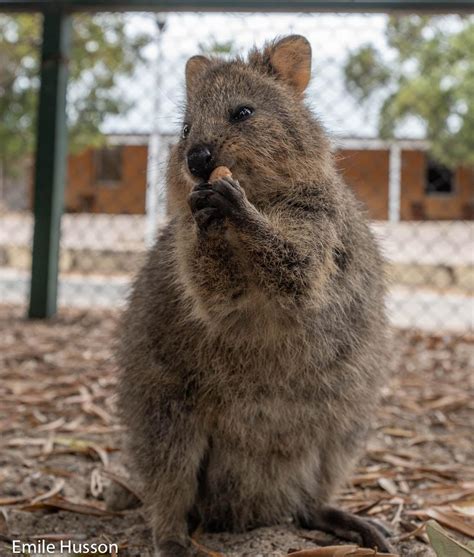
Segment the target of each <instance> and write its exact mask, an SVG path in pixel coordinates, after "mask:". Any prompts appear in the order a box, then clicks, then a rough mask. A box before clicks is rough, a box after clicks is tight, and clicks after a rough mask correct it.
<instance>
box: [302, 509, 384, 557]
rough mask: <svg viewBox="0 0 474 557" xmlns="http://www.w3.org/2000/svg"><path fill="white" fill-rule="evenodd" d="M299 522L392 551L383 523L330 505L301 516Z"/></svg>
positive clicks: (378, 548)
mask: <svg viewBox="0 0 474 557" xmlns="http://www.w3.org/2000/svg"><path fill="white" fill-rule="evenodd" d="M299 523H300V525H301V526H302V527H303V528H307V529H308V530H322V531H323V532H328V533H330V534H334V535H335V536H337V537H338V538H342V539H346V540H350V541H352V542H355V543H357V544H359V545H361V546H363V547H369V548H373V549H375V548H376V549H377V550H378V551H382V552H386V553H390V552H391V551H392V548H391V546H390V544H389V543H388V541H387V539H386V538H387V536H388V535H390V533H389V532H388V530H387V529H386V528H385V527H383V526H382V525H381V524H377V523H376V522H372V521H369V520H364V519H363V518H360V517H358V516H355V515H353V514H351V513H348V512H345V511H342V510H340V509H336V508H334V507H331V506H329V505H323V506H321V507H319V508H316V509H314V510H313V511H312V512H311V513H308V514H306V515H305V516H300V517H299Z"/></svg>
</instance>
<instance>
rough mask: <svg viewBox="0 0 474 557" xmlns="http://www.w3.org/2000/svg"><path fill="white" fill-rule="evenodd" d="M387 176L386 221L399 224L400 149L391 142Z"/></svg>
mask: <svg viewBox="0 0 474 557" xmlns="http://www.w3.org/2000/svg"><path fill="white" fill-rule="evenodd" d="M388 176H389V177H388V219H389V221H390V222H399V221H400V196H401V182H402V149H401V147H400V145H399V144H398V143H397V142H393V143H391V145H390V160H389V173H388Z"/></svg>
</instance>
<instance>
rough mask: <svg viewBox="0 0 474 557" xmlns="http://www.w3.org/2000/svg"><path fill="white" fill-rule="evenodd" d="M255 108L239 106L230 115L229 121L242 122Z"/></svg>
mask: <svg viewBox="0 0 474 557" xmlns="http://www.w3.org/2000/svg"><path fill="white" fill-rule="evenodd" d="M254 112H255V110H254V109H253V108H252V107H251V106H239V107H238V108H236V109H235V110H233V111H232V114H231V115H230V120H231V122H243V121H244V120H247V118H250V116H252V114H253V113H254Z"/></svg>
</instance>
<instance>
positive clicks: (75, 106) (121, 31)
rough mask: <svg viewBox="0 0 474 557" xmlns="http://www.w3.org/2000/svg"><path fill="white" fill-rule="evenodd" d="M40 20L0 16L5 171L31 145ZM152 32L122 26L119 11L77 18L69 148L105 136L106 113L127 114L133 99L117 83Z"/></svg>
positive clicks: (0, 138) (0, 142) (0, 149)
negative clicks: (132, 30) (136, 30)
mask: <svg viewBox="0 0 474 557" xmlns="http://www.w3.org/2000/svg"><path fill="white" fill-rule="evenodd" d="M40 34H41V19H40V17H39V16H36V15H25V14H22V15H13V16H9V15H0V165H1V167H2V168H3V173H4V175H5V176H11V175H13V174H14V173H15V169H16V168H17V167H18V164H19V163H20V162H21V161H23V160H24V159H25V157H26V156H28V155H30V154H31V153H32V152H33V149H34V134H35V115H36V105H37V96H38V95H37V92H38V88H39V77H38V74H39V63H40V46H41V37H40ZM150 39H151V37H149V36H148V35H145V34H143V33H135V34H131V33H130V32H128V31H126V24H125V19H124V16H123V15H120V14H98V15H81V16H79V17H75V19H74V25H73V38H72V55H71V61H70V65H69V71H70V78H69V88H68V101H69V102H68V124H69V132H70V150H72V151H77V150H80V149H83V148H84V147H85V146H88V145H98V144H100V143H101V142H102V141H103V136H102V134H101V132H100V125H101V123H102V122H103V121H104V118H105V117H107V116H109V115H113V114H118V113H121V114H122V113H125V112H126V111H127V110H129V109H130V108H131V104H130V103H128V102H127V101H126V100H124V98H123V92H121V91H120V90H119V89H118V87H117V84H118V83H119V80H120V79H121V78H123V77H127V76H131V75H132V74H133V72H134V70H135V68H136V66H137V64H139V63H140V62H144V58H143V56H142V49H143V47H144V46H145V45H146V44H148V42H149V41H150Z"/></svg>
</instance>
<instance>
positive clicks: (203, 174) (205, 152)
mask: <svg viewBox="0 0 474 557" xmlns="http://www.w3.org/2000/svg"><path fill="white" fill-rule="evenodd" d="M187 162H188V168H189V172H191V174H192V175H193V176H197V177H198V178H202V179H203V180H207V179H208V178H209V176H210V174H211V172H212V171H213V169H214V166H215V165H214V160H213V157H212V153H211V151H210V150H209V147H207V146H206V145H194V146H193V147H191V149H190V150H189V151H188V154H187Z"/></svg>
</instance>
